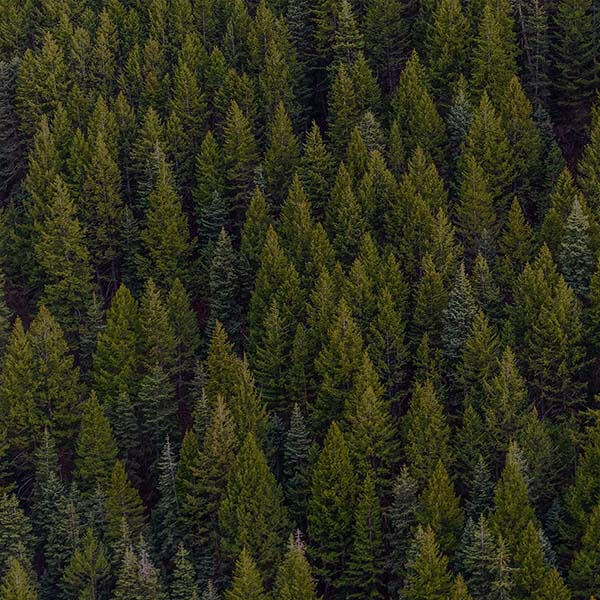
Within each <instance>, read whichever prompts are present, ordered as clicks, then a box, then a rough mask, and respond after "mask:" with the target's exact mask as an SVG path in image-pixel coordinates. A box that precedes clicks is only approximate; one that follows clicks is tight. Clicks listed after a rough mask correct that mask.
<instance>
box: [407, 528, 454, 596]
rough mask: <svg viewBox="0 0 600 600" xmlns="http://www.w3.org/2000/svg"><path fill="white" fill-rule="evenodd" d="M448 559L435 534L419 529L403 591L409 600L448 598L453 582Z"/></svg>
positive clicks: (430, 530) (431, 531) (428, 530)
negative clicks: (442, 551) (440, 548)
mask: <svg viewBox="0 0 600 600" xmlns="http://www.w3.org/2000/svg"><path fill="white" fill-rule="evenodd" d="M447 567H448V559H447V558H446V557H445V556H444V555H443V554H442V553H441V552H440V550H439V546H438V544H437V541H436V539H435V533H434V532H433V530H432V529H431V528H430V527H428V528H427V529H425V530H423V528H421V527H419V528H418V529H417V532H416V534H415V538H414V548H413V555H412V556H411V558H410V560H409V562H408V573H407V576H406V581H405V584H404V589H403V590H402V594H403V596H405V597H406V598H407V599H408V600H417V599H422V600H441V599H442V598H446V597H448V595H449V593H450V588H451V585H452V580H451V578H450V574H449V573H448V569H447Z"/></svg>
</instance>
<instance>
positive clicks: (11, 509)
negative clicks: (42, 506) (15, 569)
mask: <svg viewBox="0 0 600 600" xmlns="http://www.w3.org/2000/svg"><path fill="white" fill-rule="evenodd" d="M32 542H33V536H32V529H31V522H30V521H29V518H28V517H27V516H26V515H25V513H24V512H23V509H22V508H21V507H20V506H19V501H18V499H17V497H16V496H15V494H12V493H11V494H9V493H8V492H6V491H4V492H2V493H1V494H0V570H2V571H3V572H4V570H5V568H6V567H7V566H8V562H9V560H10V559H11V558H15V557H16V558H20V559H21V560H23V561H26V563H28V562H29V561H30V560H31V557H32V550H33V543H32Z"/></svg>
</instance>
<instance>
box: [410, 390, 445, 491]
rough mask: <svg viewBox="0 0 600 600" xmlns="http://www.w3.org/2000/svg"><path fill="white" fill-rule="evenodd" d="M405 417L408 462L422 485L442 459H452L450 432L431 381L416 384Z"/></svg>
mask: <svg viewBox="0 0 600 600" xmlns="http://www.w3.org/2000/svg"><path fill="white" fill-rule="evenodd" d="M405 419H406V422H405V431H406V447H405V453H406V458H407V465H408V468H409V472H410V473H411V475H412V476H413V477H414V478H415V479H416V480H417V481H418V482H419V483H421V484H422V483H424V482H426V481H427V480H428V479H429V478H430V477H431V475H432V474H433V472H434V470H435V468H436V466H437V464H438V461H439V460H441V461H442V462H443V463H445V464H448V463H449V459H450V449H449V435H450V431H449V428H448V424H447V423H446V418H445V416H444V412H443V406H442V404H441V402H440V400H439V399H438V396H437V394H436V391H435V390H434V388H433V384H432V383H431V381H426V382H425V383H423V384H421V383H418V384H417V385H416V386H415V389H414V392H413V394H412V398H411V401H410V405H409V409H408V413H407V415H406V417H405ZM432 439H435V440H436V445H435V447H434V446H431V444H430V443H429V440H432Z"/></svg>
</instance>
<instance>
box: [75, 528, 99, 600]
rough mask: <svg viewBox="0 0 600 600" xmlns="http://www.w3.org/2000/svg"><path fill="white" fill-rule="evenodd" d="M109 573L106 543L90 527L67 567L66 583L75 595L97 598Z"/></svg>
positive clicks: (94, 599) (92, 599)
mask: <svg viewBox="0 0 600 600" xmlns="http://www.w3.org/2000/svg"><path fill="white" fill-rule="evenodd" d="M109 573H110V565H109V562H108V559H107V556H106V550H105V548H104V545H103V544H102V542H100V541H98V539H97V538H96V536H95V535H94V531H93V529H92V528H91V527H89V528H88V529H87V530H86V532H85V535H84V536H83V539H82V540H81V545H80V546H79V547H78V548H77V549H76V550H75V552H74V554H73V556H72V557H71V562H70V563H69V564H68V566H67V568H66V569H65V575H64V580H65V584H66V586H67V587H68V589H69V591H70V592H71V593H72V594H73V595H76V596H77V597H79V598H90V599H91V600H96V598H99V597H101V596H102V593H103V591H104V587H105V585H106V578H107V576H108V575H109Z"/></svg>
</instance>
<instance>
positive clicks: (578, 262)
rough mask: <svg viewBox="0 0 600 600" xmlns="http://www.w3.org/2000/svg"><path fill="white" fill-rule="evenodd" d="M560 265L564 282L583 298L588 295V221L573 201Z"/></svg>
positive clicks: (590, 257)
mask: <svg viewBox="0 0 600 600" xmlns="http://www.w3.org/2000/svg"><path fill="white" fill-rule="evenodd" d="M560 264H561V267H562V269H561V270H562V273H563V275H564V278H565V281H566V282H567V283H568V284H569V285H570V286H571V287H572V288H573V291H574V292H575V293H576V294H577V295H578V296H579V297H580V298H583V297H585V296H586V295H587V293H588V287H589V281H590V277H591V275H592V269H593V257H592V251H591V248H590V238H589V221H588V219H587V217H586V215H585V214H584V213H583V211H582V209H581V205H580V204H579V201H578V200H577V199H575V201H574V202H573V207H572V208H571V212H570V214H569V218H568V219H567V223H566V226H565V234H564V236H563V241H562V248H561V252H560Z"/></svg>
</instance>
